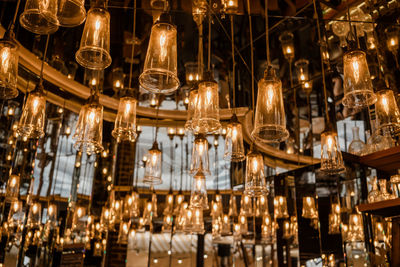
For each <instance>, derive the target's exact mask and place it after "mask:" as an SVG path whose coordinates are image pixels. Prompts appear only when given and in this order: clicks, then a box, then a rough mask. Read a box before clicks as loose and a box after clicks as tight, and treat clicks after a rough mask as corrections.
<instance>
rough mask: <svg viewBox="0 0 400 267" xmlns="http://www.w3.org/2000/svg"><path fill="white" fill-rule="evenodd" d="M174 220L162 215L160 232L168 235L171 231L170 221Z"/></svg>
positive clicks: (170, 216)
mask: <svg viewBox="0 0 400 267" xmlns="http://www.w3.org/2000/svg"><path fill="white" fill-rule="evenodd" d="M173 220H174V218H173V216H172V215H164V219H163V225H162V232H163V233H169V232H171V230H172V221H173Z"/></svg>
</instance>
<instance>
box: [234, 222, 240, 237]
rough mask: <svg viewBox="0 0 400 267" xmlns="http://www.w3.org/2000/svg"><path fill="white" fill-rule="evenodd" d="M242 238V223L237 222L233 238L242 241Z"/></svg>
mask: <svg viewBox="0 0 400 267" xmlns="http://www.w3.org/2000/svg"><path fill="white" fill-rule="evenodd" d="M241 238H242V234H241V233H240V224H239V223H235V224H233V239H234V240H235V241H240V239H241Z"/></svg>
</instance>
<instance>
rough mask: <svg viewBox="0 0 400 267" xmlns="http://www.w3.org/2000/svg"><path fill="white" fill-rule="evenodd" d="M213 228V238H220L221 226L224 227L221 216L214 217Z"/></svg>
mask: <svg viewBox="0 0 400 267" xmlns="http://www.w3.org/2000/svg"><path fill="white" fill-rule="evenodd" d="M211 225H212V229H211V234H212V239H213V240H218V239H220V238H221V228H222V224H221V217H216V218H214V217H213V218H212V222H211Z"/></svg>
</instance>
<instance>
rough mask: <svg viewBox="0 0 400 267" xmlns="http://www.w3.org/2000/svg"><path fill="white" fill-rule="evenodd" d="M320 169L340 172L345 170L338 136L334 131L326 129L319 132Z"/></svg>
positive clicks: (328, 171) (332, 172)
mask: <svg viewBox="0 0 400 267" xmlns="http://www.w3.org/2000/svg"><path fill="white" fill-rule="evenodd" d="M320 170H321V171H323V172H327V173H331V174H334V173H340V172H342V171H344V170H345V167H344V163H343V157H342V152H341V151H340V147H339V141H338V136H337V133H336V132H335V131H333V130H332V131H331V130H326V131H324V132H323V133H322V134H321V169H320Z"/></svg>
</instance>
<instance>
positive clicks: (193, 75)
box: [185, 62, 203, 86]
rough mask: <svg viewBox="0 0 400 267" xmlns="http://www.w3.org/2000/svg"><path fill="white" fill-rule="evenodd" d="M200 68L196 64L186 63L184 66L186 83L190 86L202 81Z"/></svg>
mask: <svg viewBox="0 0 400 267" xmlns="http://www.w3.org/2000/svg"><path fill="white" fill-rule="evenodd" d="M201 72H202V67H200V65H199V63H197V62H187V63H186V64H185V76H186V83H187V84H188V85H189V86H190V85H193V84H194V83H197V82H199V81H201V80H202V78H203V77H202V75H201Z"/></svg>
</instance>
